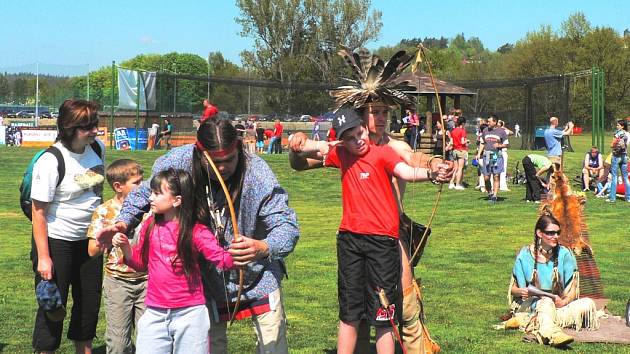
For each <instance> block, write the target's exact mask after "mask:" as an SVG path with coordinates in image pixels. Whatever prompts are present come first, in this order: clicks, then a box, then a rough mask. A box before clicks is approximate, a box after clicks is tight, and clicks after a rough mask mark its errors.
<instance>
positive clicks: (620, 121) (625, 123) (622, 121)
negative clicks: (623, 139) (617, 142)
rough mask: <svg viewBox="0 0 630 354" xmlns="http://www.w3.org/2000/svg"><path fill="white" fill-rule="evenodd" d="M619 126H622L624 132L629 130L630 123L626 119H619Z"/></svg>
mask: <svg viewBox="0 0 630 354" xmlns="http://www.w3.org/2000/svg"><path fill="white" fill-rule="evenodd" d="M617 124H619V125H621V127H622V128H623V130H628V121H627V120H625V119H619V120H618V121H617Z"/></svg>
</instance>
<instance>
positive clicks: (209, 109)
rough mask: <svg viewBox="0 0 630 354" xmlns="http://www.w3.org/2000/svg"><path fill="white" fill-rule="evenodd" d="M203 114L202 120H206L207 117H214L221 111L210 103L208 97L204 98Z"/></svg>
mask: <svg viewBox="0 0 630 354" xmlns="http://www.w3.org/2000/svg"><path fill="white" fill-rule="evenodd" d="M203 107H204V108H203V114H202V115H201V119H200V120H201V121H202V122H203V121H205V120H206V119H210V118H214V117H215V116H216V115H217V113H219V109H218V108H217V107H215V106H213V105H212V103H210V101H208V100H207V99H205V100H203Z"/></svg>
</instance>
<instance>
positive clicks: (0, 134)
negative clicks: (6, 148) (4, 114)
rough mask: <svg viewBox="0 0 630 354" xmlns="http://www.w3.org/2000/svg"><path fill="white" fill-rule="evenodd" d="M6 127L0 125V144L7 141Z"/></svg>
mask: <svg viewBox="0 0 630 354" xmlns="http://www.w3.org/2000/svg"><path fill="white" fill-rule="evenodd" d="M6 139H7V127H5V126H4V125H0V145H5V144H6V143H7V140H6Z"/></svg>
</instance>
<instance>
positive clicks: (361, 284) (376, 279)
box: [293, 109, 450, 352]
mask: <svg viewBox="0 0 630 354" xmlns="http://www.w3.org/2000/svg"><path fill="white" fill-rule="evenodd" d="M333 127H334V129H335V132H336V133H337V137H338V138H339V139H340V140H341V143H340V144H339V143H337V142H335V143H326V142H323V141H317V142H316V141H311V140H309V141H306V142H305V143H304V146H303V147H302V153H301V154H300V155H294V157H293V158H295V159H298V158H301V159H304V161H302V162H301V164H303V163H306V159H309V158H311V159H313V158H317V157H318V156H325V158H324V165H325V166H328V167H336V168H339V169H340V170H341V184H342V187H341V199H342V204H343V216H342V219H341V224H340V226H339V233H338V236H337V259H338V277H339V278H338V296H339V306H340V311H339V317H340V325H339V337H338V338H339V339H338V347H337V348H338V350H339V352H351V351H352V350H353V349H354V347H355V344H356V339H357V331H358V326H359V321H360V320H361V319H362V318H367V319H368V321H369V322H370V324H372V325H373V326H375V327H376V333H377V334H376V337H377V344H376V345H377V348H381V349H382V350H385V349H386V348H388V349H389V348H391V349H392V350H393V348H394V343H393V339H392V336H391V334H392V333H391V332H392V331H393V329H392V328H391V327H390V324H389V322H388V319H390V318H391V317H392V315H393V313H394V310H395V307H396V305H395V304H397V303H398V304H399V302H398V300H399V293H398V290H397V284H398V283H399V281H400V254H399V248H398V247H399V246H398V241H397V240H398V234H399V230H398V228H399V217H398V206H397V202H396V198H395V197H394V194H393V191H392V189H391V186H390V181H391V179H392V176H396V177H397V178H400V179H403V180H407V181H428V180H438V181H443V182H444V181H447V180H449V179H450V178H449V177H448V175H447V174H446V173H442V174H438V173H435V172H432V171H431V170H430V169H427V168H420V167H415V168H414V167H411V166H409V165H408V164H407V163H405V162H404V161H403V159H402V158H401V157H400V155H399V154H398V153H397V152H396V151H395V150H394V149H393V148H392V147H391V146H389V145H376V144H375V143H374V142H373V141H371V140H370V138H369V130H368V128H367V126H366V125H365V122H364V121H363V120H362V119H361V117H359V116H358V115H357V113H356V112H355V111H354V110H350V109H341V110H339V111H338V112H337V113H336V115H335V118H334V120H333ZM380 289H382V290H383V291H384V292H385V295H386V298H387V299H389V303H390V304H391V305H390V307H389V308H388V309H384V308H383V307H382V306H381V303H380V301H379V296H378V291H379V290H380ZM375 290H377V291H375ZM381 349H377V350H378V351H379V352H380V351H381Z"/></svg>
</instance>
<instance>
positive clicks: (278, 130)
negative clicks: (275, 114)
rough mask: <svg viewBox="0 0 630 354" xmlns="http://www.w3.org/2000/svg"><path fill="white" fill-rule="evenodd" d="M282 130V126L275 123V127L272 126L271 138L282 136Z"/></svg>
mask: <svg viewBox="0 0 630 354" xmlns="http://www.w3.org/2000/svg"><path fill="white" fill-rule="evenodd" d="M282 129H283V127H282V124H280V123H276V125H274V126H273V136H276V137H280V136H282Z"/></svg>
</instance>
